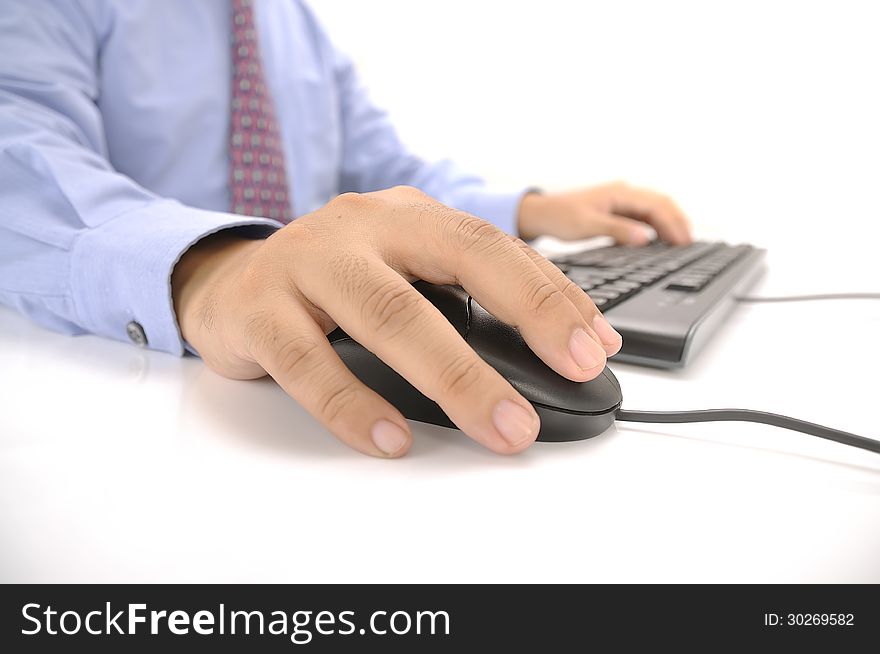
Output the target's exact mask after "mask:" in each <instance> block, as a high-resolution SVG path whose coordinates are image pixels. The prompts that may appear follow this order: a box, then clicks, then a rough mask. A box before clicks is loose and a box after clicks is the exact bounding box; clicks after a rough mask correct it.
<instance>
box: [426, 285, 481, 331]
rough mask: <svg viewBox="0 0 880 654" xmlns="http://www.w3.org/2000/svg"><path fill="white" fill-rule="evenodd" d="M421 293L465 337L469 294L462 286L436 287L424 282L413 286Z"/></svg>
mask: <svg viewBox="0 0 880 654" xmlns="http://www.w3.org/2000/svg"><path fill="white" fill-rule="evenodd" d="M413 288H415V289H416V290H417V291H418V292H419V293H421V294H422V295H423V296H425V298H426V299H427V300H428V301H430V302H431V304H433V305H434V306H435V307H437V309H438V310H439V311H440V313H442V314H443V315H444V316H446V319H447V320H448V321H449V322H450V323H452V326H453V327H455V329H456V330H457V331H458V333H459V334H461V335H462V336H464V335H465V334H466V333H467V327H468V294H467V292H466V291H465V290H464V289H463V288H461V287H460V286H450V285H441V286H438V285H435V284H429V283H428V282H424V281H417V282H415V283H414V284H413Z"/></svg>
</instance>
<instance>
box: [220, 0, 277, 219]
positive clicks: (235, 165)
mask: <svg viewBox="0 0 880 654" xmlns="http://www.w3.org/2000/svg"><path fill="white" fill-rule="evenodd" d="M231 115H232V129H231V148H230V150H231V152H232V158H231V159H232V162H231V163H232V165H231V166H230V180H229V188H230V191H231V196H232V211H233V212H235V213H238V214H244V215H248V216H263V217H268V218H274V219H276V220H280V221H281V222H284V223H286V222H290V219H291V208H290V207H291V205H290V193H289V190H288V187H287V170H286V168H285V166H284V151H283V150H282V146H281V135H280V130H279V128H278V121H277V119H276V115H275V107H274V105H273V103H272V96H271V95H270V94H269V88H268V86H266V79H265V77H264V75H263V65H262V62H261V59H260V43H259V40H258V38H257V29H256V26H255V24H254V8H253V3H252V0H232V112H231Z"/></svg>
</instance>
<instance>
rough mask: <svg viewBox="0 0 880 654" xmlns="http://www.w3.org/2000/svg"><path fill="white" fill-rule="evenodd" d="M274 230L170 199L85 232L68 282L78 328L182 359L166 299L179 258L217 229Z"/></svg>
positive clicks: (261, 233) (274, 225)
mask: <svg viewBox="0 0 880 654" xmlns="http://www.w3.org/2000/svg"><path fill="white" fill-rule="evenodd" d="M280 227H281V224H280V223H279V222H277V221H274V220H270V219H267V218H253V217H250V216H247V217H245V216H239V215H235V214H229V213H223V212H218V211H204V210H202V209H194V208H192V207H187V206H185V205H182V204H180V203H178V202H175V201H173V200H160V201H157V202H152V203H150V204H148V205H146V206H144V207H140V208H138V209H133V210H131V211H127V212H125V213H123V214H121V215H119V216H116V217H115V218H113V219H111V220H109V221H107V222H105V223H102V224H100V225H98V226H96V227H94V228H92V229H90V230H88V231H85V232H83V233H82V235H81V236H79V238H78V239H77V240H76V242H75V243H74V245H73V248H72V251H71V271H70V273H71V274H70V279H71V292H72V296H73V303H74V307H75V310H76V313H77V318H78V321H79V324H80V325H82V326H83V327H84V328H85V329H87V330H88V331H90V332H92V333H94V334H98V335H100V336H106V337H109V338H114V339H117V340H120V341H127V340H133V341H135V342H138V341H141V342H140V343H139V344H146V345H148V346H149V347H150V348H152V349H155V350H161V351H163V352H169V353H171V354H176V355H178V356H180V355H182V354H183V351H184V344H183V339H182V338H181V336H180V329H179V328H178V325H177V319H176V316H175V315H174V304H173V302H172V298H171V273H172V271H173V270H174V266H175V265H176V264H177V262H178V260H179V259H180V257H181V256H183V254H184V252H186V251H187V250H188V249H189V248H190V246H192V245H193V244H194V243H196V242H197V241H199V240H200V239H202V238H204V237H205V236H208V235H209V234H213V233H215V232H218V231H220V230H222V229H230V228H240V229H241V231H242V235H243V236H245V237H248V238H264V237H266V236H268V235H269V234H271V233H272V232H274V231H275V230H277V229H278V228H280ZM133 323H134V325H136V326H135V327H134V328H133V327H132V324H133ZM138 328H139V329H138ZM132 331H134V332H135V335H133V334H132ZM136 335H138V336H139V338H136Z"/></svg>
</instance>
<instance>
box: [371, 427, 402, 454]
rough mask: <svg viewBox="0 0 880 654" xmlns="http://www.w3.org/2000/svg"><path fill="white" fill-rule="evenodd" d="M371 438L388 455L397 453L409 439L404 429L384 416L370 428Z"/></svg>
mask: <svg viewBox="0 0 880 654" xmlns="http://www.w3.org/2000/svg"><path fill="white" fill-rule="evenodd" d="M370 438H372V439H373V445H375V446H376V447H378V448H379V449H380V450H382V453H383V454H387V455H391V454H397V453H398V452H399V451H400V450H401V449H402V448H403V446H404V445H406V443H407V441H408V440H409V437H408V436H407V435H406V432H405V431H403V429H401V428H400V427H399V426H397V425H395V424H394V423H393V422H391V421H390V420H385V419H384V418H383V419H382V420H377V421H376V422H375V423H374V424H373V428H372V429H370Z"/></svg>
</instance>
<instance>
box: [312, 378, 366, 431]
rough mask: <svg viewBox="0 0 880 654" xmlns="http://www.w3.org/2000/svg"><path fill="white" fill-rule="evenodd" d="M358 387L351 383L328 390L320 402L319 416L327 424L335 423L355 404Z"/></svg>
mask: <svg viewBox="0 0 880 654" xmlns="http://www.w3.org/2000/svg"><path fill="white" fill-rule="evenodd" d="M357 396H358V386H357V384H356V383H355V382H353V381H350V382H347V383H344V384H341V385H338V386H334V387H332V388H331V389H329V390H327V391H326V392H325V393H324V395H323V396H322V397H321V399H320V401H319V408H318V415H319V416H320V417H321V418H322V419H324V420H325V421H327V422H331V423H332V422H335V421H336V420H337V419H338V418H339V417H340V416H342V415H343V414H345V413H346V411H347V410H349V409H350V408H351V406H352V405H353V404H354V403H355V401H356V400H357Z"/></svg>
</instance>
